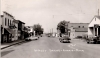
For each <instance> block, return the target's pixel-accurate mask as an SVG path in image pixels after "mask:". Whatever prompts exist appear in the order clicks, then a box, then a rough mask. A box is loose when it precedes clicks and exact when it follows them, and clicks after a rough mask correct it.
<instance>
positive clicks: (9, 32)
mask: <svg viewBox="0 0 100 58" xmlns="http://www.w3.org/2000/svg"><path fill="white" fill-rule="evenodd" d="M13 20H14V17H13V16H12V15H11V14H9V13H7V12H5V11H4V12H3V15H2V38H1V42H2V43H3V42H11V41H12V40H13V39H14V34H15V33H14V30H13V29H14V28H15V25H14V24H13Z"/></svg>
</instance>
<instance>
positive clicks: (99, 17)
mask: <svg viewBox="0 0 100 58" xmlns="http://www.w3.org/2000/svg"><path fill="white" fill-rule="evenodd" d="M95 17H97V18H98V19H100V16H99V15H95V16H94V17H93V18H92V20H93V19H94V18H95ZM92 20H91V21H90V23H91V22H92Z"/></svg>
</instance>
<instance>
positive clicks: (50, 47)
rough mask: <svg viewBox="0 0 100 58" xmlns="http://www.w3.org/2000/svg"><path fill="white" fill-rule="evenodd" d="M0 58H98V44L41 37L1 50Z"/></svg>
mask: <svg viewBox="0 0 100 58" xmlns="http://www.w3.org/2000/svg"><path fill="white" fill-rule="evenodd" d="M1 58H100V44H87V43H86V42H85V41H84V40H81V39H72V40H71V43H60V42H59V39H58V38H57V37H41V38H40V39H39V40H33V41H29V42H25V43H22V44H18V45H14V46H12V47H9V48H6V49H3V50H1Z"/></svg>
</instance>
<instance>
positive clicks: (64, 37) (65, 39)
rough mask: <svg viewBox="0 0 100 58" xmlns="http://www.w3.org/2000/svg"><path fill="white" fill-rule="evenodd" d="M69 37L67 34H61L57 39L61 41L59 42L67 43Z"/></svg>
mask: <svg viewBox="0 0 100 58" xmlns="http://www.w3.org/2000/svg"><path fill="white" fill-rule="evenodd" d="M70 40H71V39H70V37H69V36H68V35H63V36H62V37H60V38H59V41H60V42H61V43H63V42H68V43H70Z"/></svg>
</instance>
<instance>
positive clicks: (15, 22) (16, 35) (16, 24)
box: [13, 19, 18, 41]
mask: <svg viewBox="0 0 100 58" xmlns="http://www.w3.org/2000/svg"><path fill="white" fill-rule="evenodd" d="M13 24H14V25H15V26H16V28H14V29H13V30H14V31H15V32H14V33H15V34H14V39H13V41H16V40H18V21H17V20H15V19H14V20H13Z"/></svg>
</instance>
